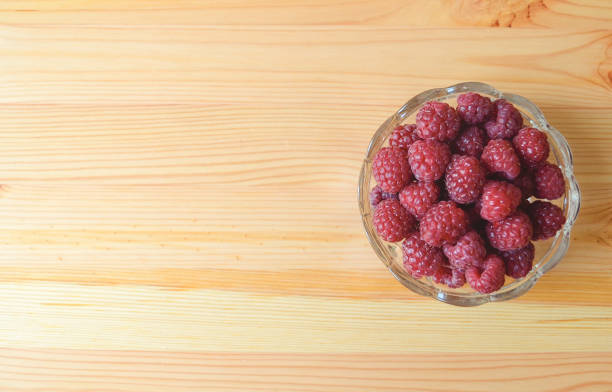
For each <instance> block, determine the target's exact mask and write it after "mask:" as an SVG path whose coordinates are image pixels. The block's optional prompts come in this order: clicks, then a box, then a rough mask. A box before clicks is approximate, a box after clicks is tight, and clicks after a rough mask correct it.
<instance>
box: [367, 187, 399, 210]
mask: <svg viewBox="0 0 612 392" xmlns="http://www.w3.org/2000/svg"><path fill="white" fill-rule="evenodd" d="M387 199H398V196H397V193H388V192H383V190H382V188H381V187H380V185H376V186H375V187H374V188H372V190H371V191H370V205H371V206H372V207H376V206H377V205H378V203H380V202H381V201H383V200H387Z"/></svg>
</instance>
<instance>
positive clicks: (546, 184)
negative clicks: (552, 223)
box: [534, 163, 565, 200]
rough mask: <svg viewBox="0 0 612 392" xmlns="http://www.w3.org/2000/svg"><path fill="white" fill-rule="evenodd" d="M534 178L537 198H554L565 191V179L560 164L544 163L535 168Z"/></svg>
mask: <svg viewBox="0 0 612 392" xmlns="http://www.w3.org/2000/svg"><path fill="white" fill-rule="evenodd" d="M534 179H535V196H536V197H537V198H540V199H548V200H554V199H558V198H559V197H561V196H563V193H565V179H564V178H563V173H561V169H559V167H558V166H555V165H553V164H551V163H544V164H543V165H541V166H539V167H538V168H537V169H535V172H534Z"/></svg>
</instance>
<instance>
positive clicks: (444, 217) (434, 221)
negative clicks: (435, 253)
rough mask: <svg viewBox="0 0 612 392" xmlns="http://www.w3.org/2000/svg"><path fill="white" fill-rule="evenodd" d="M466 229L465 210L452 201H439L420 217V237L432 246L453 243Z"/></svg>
mask: <svg viewBox="0 0 612 392" xmlns="http://www.w3.org/2000/svg"><path fill="white" fill-rule="evenodd" d="M467 229H468V219H467V215H466V214H465V212H464V211H463V210H462V209H461V208H459V207H457V205H456V204H455V203H453V202H452V201H441V202H439V203H438V204H436V205H434V206H433V207H431V208H430V209H429V211H427V213H426V214H425V216H423V219H421V224H420V232H421V238H422V239H423V240H424V241H425V242H427V243H428V244H429V245H432V246H442V245H443V244H445V243H448V244H454V243H455V242H457V240H458V239H459V237H461V236H462V235H463V234H465V232H466V231H467Z"/></svg>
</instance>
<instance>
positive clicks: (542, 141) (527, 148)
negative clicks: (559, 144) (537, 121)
mask: <svg viewBox="0 0 612 392" xmlns="http://www.w3.org/2000/svg"><path fill="white" fill-rule="evenodd" d="M512 143H513V144H514V149H515V150H516V153H517V155H518V156H519V158H521V159H522V160H523V162H525V164H526V165H527V166H530V167H536V166H538V165H539V164H540V163H543V162H546V159H547V158H548V153H549V152H550V146H549V145H548V139H547V138H546V134H545V133H544V132H542V131H539V130H537V129H535V128H523V129H521V130H520V131H519V132H518V134H517V135H516V136H515V137H514V139H512Z"/></svg>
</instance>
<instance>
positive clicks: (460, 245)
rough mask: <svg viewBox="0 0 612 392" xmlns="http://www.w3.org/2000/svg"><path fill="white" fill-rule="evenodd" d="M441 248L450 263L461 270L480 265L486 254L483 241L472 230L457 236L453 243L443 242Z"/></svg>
mask: <svg viewBox="0 0 612 392" xmlns="http://www.w3.org/2000/svg"><path fill="white" fill-rule="evenodd" d="M442 249H443V251H444V255H445V256H446V257H447V258H448V261H449V263H450V265H451V266H452V267H453V268H456V269H460V270H462V271H465V269H466V268H468V267H471V266H480V265H481V264H482V261H483V260H484V258H485V256H486V255H487V249H486V248H485V242H484V241H483V239H482V238H480V236H479V235H478V233H477V232H475V231H473V230H472V231H468V232H467V233H466V234H465V235H464V236H463V237H461V238H459V241H457V243H456V244H455V245H449V244H445V245H444V246H443V247H442Z"/></svg>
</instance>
